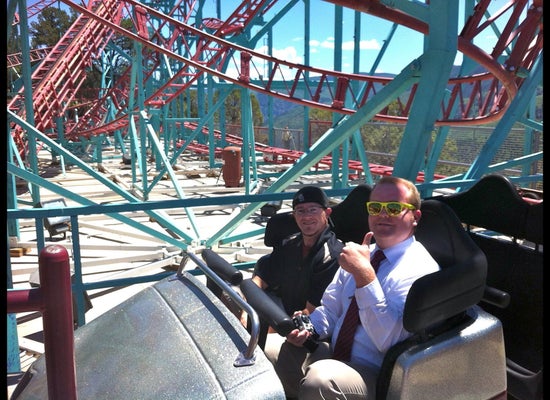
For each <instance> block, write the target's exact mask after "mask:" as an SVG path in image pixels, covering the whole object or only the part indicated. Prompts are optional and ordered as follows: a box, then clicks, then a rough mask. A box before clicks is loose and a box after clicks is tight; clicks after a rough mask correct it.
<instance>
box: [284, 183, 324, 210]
mask: <svg viewBox="0 0 550 400" xmlns="http://www.w3.org/2000/svg"><path fill="white" fill-rule="evenodd" d="M302 203H318V204H319V205H320V206H321V207H323V208H328V198H327V195H326V194H325V192H323V190H322V189H320V188H318V187H317V186H304V187H303V188H301V189H300V190H298V191H297V192H296V194H295V195H294V198H293V199H292V208H293V209H294V208H296V206H297V205H298V204H302Z"/></svg>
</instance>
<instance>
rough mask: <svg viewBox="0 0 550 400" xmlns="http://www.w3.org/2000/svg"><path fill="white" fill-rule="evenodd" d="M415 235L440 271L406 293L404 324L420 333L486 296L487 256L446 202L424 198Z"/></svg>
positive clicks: (412, 330) (422, 279)
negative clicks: (484, 294)
mask: <svg viewBox="0 0 550 400" xmlns="http://www.w3.org/2000/svg"><path fill="white" fill-rule="evenodd" d="M421 211H422V217H421V218H420V221H419V223H418V226H417V229H416V232H415V236H416V239H417V240H418V241H419V242H421V243H422V244H423V245H424V246H425V247H426V249H427V250H428V251H429V252H430V254H431V255H432V257H433V258H434V259H435V260H436V261H437V263H438V264H439V266H440V267H441V270H440V271H438V272H435V273H432V274H429V275H426V276H423V277H422V278H420V279H418V280H417V281H416V282H415V283H414V284H413V286H412V287H411V290H410V291H409V294H408V296H407V301H406V304H405V311H404V316H403V318H404V321H403V323H404V327H405V329H407V330H408V331H409V332H420V331H422V330H424V329H426V328H428V327H429V326H431V325H433V324H436V323H438V322H441V321H444V320H446V319H447V318H450V317H452V316H454V315H457V314H460V313H462V312H464V311H465V310H466V309H468V308H469V307H471V306H473V305H474V304H477V303H478V302H479V301H480V300H481V298H482V297H483V292H484V290H485V280H486V277H487V259H486V257H485V254H484V253H483V252H482V251H481V249H479V247H477V246H476V244H475V243H474V242H473V240H472V239H471V238H470V236H469V235H468V233H467V232H466V231H465V229H464V228H463V226H462V224H461V222H460V220H459V219H458V217H457V216H456V215H455V213H454V212H453V210H452V209H451V208H450V207H448V206H447V205H445V204H443V203H441V202H438V201H436V200H424V201H423V202H422V205H421Z"/></svg>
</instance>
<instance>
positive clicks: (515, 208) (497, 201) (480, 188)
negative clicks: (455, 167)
mask: <svg viewBox="0 0 550 400" xmlns="http://www.w3.org/2000/svg"><path fill="white" fill-rule="evenodd" d="M437 199H438V200H440V201H443V202H444V203H446V204H448V205H450V206H451V208H452V209H453V210H454V212H455V213H456V214H457V215H458V217H459V218H460V220H461V221H462V222H464V223H465V224H468V225H472V226H476V227H482V228H485V229H488V230H491V231H494V232H499V233H502V234H505V235H509V236H512V237H514V238H518V239H519V238H523V239H527V240H530V241H533V242H535V243H542V204H537V205H532V204H530V203H528V202H526V201H525V200H523V198H522V197H521V196H520V195H519V193H518V191H517V189H516V187H515V186H514V184H513V183H512V182H511V181H510V180H509V179H508V178H506V177H505V176H503V175H498V174H490V175H486V176H484V177H482V178H481V179H480V180H479V181H478V182H476V183H475V184H474V185H473V186H472V187H470V188H469V189H468V190H466V191H463V192H458V193H456V194H452V195H449V196H439V197H437ZM530 215H533V216H534V217H533V218H532V219H531V218H529V216H530ZM539 217H540V218H539ZM527 219H529V221H530V222H529V224H527V223H526V220H527Z"/></svg>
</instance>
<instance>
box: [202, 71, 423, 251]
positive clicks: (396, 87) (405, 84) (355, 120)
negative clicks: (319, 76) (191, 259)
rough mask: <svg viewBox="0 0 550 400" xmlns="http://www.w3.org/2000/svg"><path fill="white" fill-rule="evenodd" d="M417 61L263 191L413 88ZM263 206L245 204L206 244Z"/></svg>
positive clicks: (302, 169) (291, 176) (300, 170)
mask: <svg viewBox="0 0 550 400" xmlns="http://www.w3.org/2000/svg"><path fill="white" fill-rule="evenodd" d="M417 73H418V66H417V61H413V62H412V63H411V64H409V65H408V66H407V67H405V69H404V70H403V71H402V72H401V73H400V74H398V75H397V76H396V77H395V78H394V79H393V80H392V81H391V82H390V83H388V84H387V85H386V86H384V87H383V88H382V89H381V90H380V91H379V92H378V93H377V94H376V95H375V96H374V97H373V98H372V100H371V101H369V102H368V103H367V104H365V105H364V106H363V107H362V108H360V109H359V110H357V112H356V113H355V114H353V115H351V116H347V117H344V118H343V119H342V120H341V122H340V123H339V124H338V126H337V127H335V128H331V129H329V130H328V131H327V132H326V133H325V134H324V135H323V136H321V138H319V140H318V141H317V142H315V143H314V144H313V145H312V146H311V148H310V149H309V151H308V152H306V153H304V154H303V155H302V157H300V158H299V159H298V160H297V161H296V163H295V164H294V165H293V166H292V167H291V168H289V169H287V170H286V171H285V172H284V173H283V174H282V175H281V176H280V177H279V179H277V181H275V182H274V183H273V184H272V185H271V186H270V187H269V188H268V189H267V190H266V191H265V192H264V193H279V192H280V191H282V190H284V189H285V188H286V187H287V186H288V185H290V184H291V183H292V182H293V181H294V180H296V179H297V178H299V177H300V176H301V175H302V174H304V173H306V172H307V170H308V169H309V168H311V167H312V166H313V165H314V164H315V163H317V162H318V161H319V160H320V159H321V158H322V157H323V156H324V155H326V154H327V152H331V151H332V150H334V148H336V147H337V146H338V145H340V143H341V142H342V141H343V140H344V139H347V138H348V137H349V136H350V135H352V134H353V132H354V130H358V129H359V128H360V126H361V125H362V124H364V123H365V121H369V120H370V119H372V117H374V116H375V115H376V113H377V112H379V111H380V110H381V109H383V108H384V107H386V106H387V105H388V104H389V103H390V102H392V101H393V100H394V99H395V98H397V97H398V96H399V95H400V94H401V93H403V92H404V91H406V90H408V89H410V87H411V86H412V85H413V84H414V83H416V82H417V81H418V76H417ZM261 206H262V203H254V204H250V205H248V206H246V207H245V208H244V209H243V210H242V211H241V212H240V213H239V214H238V215H237V216H235V217H234V218H233V219H232V220H231V221H229V223H227V224H226V225H225V226H224V227H222V228H221V229H220V230H219V231H218V232H217V233H215V234H214V235H213V236H212V237H211V238H210V239H209V240H207V241H206V245H207V247H211V246H212V245H213V244H215V243H217V242H218V240H220V239H222V238H224V237H225V236H226V235H227V234H229V233H231V232H232V231H233V230H234V229H235V228H237V227H238V226H239V224H240V223H241V222H242V221H244V220H245V219H246V218H248V217H249V216H250V215H252V213H254V211H256V210H257V209H258V208H260V207H261Z"/></svg>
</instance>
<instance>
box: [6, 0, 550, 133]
mask: <svg viewBox="0 0 550 400" xmlns="http://www.w3.org/2000/svg"><path fill="white" fill-rule="evenodd" d="M61 1H62V2H63V3H65V4H67V5H69V6H70V7H72V8H73V9H75V10H76V11H77V12H80V14H81V15H80V17H79V19H78V20H77V22H76V23H75V24H74V25H73V27H72V28H71V30H70V31H69V32H67V34H66V35H65V37H64V38H63V39H62V40H61V41H60V43H58V45H57V46H56V47H55V48H54V49H53V50H52V51H51V52H50V54H49V56H48V58H47V59H46V60H45V61H44V63H43V64H44V65H43V66H41V67H40V69H39V70H37V71H36V72H35V73H34V74H33V78H32V80H33V103H34V107H35V110H34V111H35V116H36V118H37V121H36V123H35V125H36V127H37V128H38V129H39V130H42V131H44V132H46V133H48V131H49V130H53V129H55V120H56V118H57V117H60V116H62V115H63V113H64V111H65V110H66V109H67V107H68V105H69V104H70V103H71V101H73V100H74V98H75V93H76V91H77V90H78V88H79V86H80V84H81V83H82V81H83V78H84V76H85V71H86V68H87V67H88V66H89V65H90V62H91V59H92V57H93V56H94V55H97V54H98V52H99V50H100V49H101V48H102V47H103V46H104V45H105V44H106V42H107V41H108V40H109V39H110V37H111V35H113V34H119V35H123V36H126V37H129V38H131V39H132V40H135V41H138V42H140V43H141V44H143V48H144V50H143V54H142V55H143V57H144V58H145V59H144V62H143V66H144V80H145V81H147V80H148V79H152V78H153V76H154V73H155V68H156V67H157V66H158V65H159V63H160V60H161V58H162V57H161V56H167V57H169V58H171V59H173V60H175V61H179V62H180V63H181V68H179V70H178V71H176V73H174V74H173V76H172V77H171V78H170V79H168V80H167V81H166V82H165V83H164V84H163V85H162V86H161V87H159V88H158V89H156V90H155V91H154V93H151V94H150V95H149V96H148V97H147V98H146V99H145V105H148V106H152V107H156V106H162V105H165V104H168V103H170V102H171V101H173V100H174V99H176V98H177V97H178V96H179V95H180V94H181V93H183V91H184V90H186V89H187V88H189V87H190V86H191V85H192V84H193V83H194V82H196V81H197V79H199V77H201V75H203V74H208V75H211V76H215V77H218V78H219V79H220V80H223V81H226V82H232V83H235V84H238V85H241V86H244V87H248V88H250V89H252V90H254V91H257V92H261V93H265V94H267V95H270V96H274V97H278V98H281V99H283V100H286V101H291V102H295V103H297V104H301V105H305V106H309V107H315V108H322V109H327V110H330V111H333V112H339V113H342V114H352V113H354V112H355V111H356V110H357V109H358V108H360V107H361V106H363V105H365V104H366V103H367V102H368V101H369V100H370V99H371V98H372V97H373V96H375V95H376V94H377V93H378V92H379V91H380V90H381V89H382V88H383V87H384V86H385V85H387V84H388V83H389V82H391V78H383V77H379V76H368V75H359V74H346V73H341V72H335V71H328V70H323V69H319V68H314V67H309V66H304V65H300V64H294V63H290V62H287V61H284V60H279V59H276V58H274V57H270V56H268V55H265V54H261V53H257V52H254V51H253V50H251V49H248V48H245V47H242V46H239V45H236V44H235V43H232V42H229V41H227V40H225V39H224V38H223V37H224V36H225V35H234V34H237V33H239V32H240V30H241V29H244V28H245V27H246V26H247V24H249V23H251V22H252V21H253V19H254V18H255V17H257V16H258V15H260V14H261V13H263V12H265V11H266V10H267V9H269V8H270V7H272V6H273V5H274V4H275V3H276V0H271V1H267V0H263V1H262V0H249V1H243V3H242V4H241V6H239V7H238V8H237V10H236V11H235V12H234V13H233V14H232V15H231V17H230V18H229V19H228V20H227V21H225V22H222V21H216V20H214V19H206V20H204V26H203V27H199V28H197V27H195V26H192V25H189V24H187V23H186V22H184V21H187V20H188V18H181V16H180V17H179V18H178V19H176V18H174V17H173V16H175V15H176V11H178V12H179V11H181V10H180V9H179V8H177V7H174V12H173V13H171V15H173V16H171V15H166V14H163V13H161V12H159V11H157V10H155V9H153V8H151V7H148V6H146V5H144V4H141V3H139V2H138V1H135V0H121V1H114V0H103V1H102V2H101V1H99V0H95V1H94V2H92V3H91V4H92V6H88V7H87V8H84V7H83V6H81V5H78V4H76V3H74V2H72V1H70V0H61ZM330 2H332V3H335V4H339V5H342V6H345V7H350V8H353V9H356V10H359V11H362V12H366V13H369V14H372V15H375V16H379V17H381V18H384V19H386V20H389V21H393V22H396V23H399V24H402V25H405V26H407V27H409V28H411V29H414V30H416V31H418V32H421V33H424V34H427V33H428V26H427V24H426V23H424V22H422V21H419V20H417V19H415V18H413V17H412V16H410V15H407V14H405V13H404V12H402V11H399V10H396V9H393V8H390V7H388V6H384V5H382V4H381V3H379V2H375V1H372V2H370V1H369V2H358V1H354V0H334V1H330ZM194 3H195V2H188V3H185V5H186V8H185V10H187V12H188V13H190V12H192V10H193V7H194ZM529 4H530V3H529V2H528V1H527V0H511V1H510V2H509V3H508V4H507V5H506V6H505V7H504V8H503V10H501V11H500V12H499V13H497V14H495V15H494V16H493V17H492V18H491V20H488V21H484V22H482V21H483V18H482V17H483V15H484V14H485V13H486V11H487V7H488V5H489V1H486V0H483V1H480V2H479V3H478V4H477V6H476V8H475V10H474V12H473V13H472V15H471V16H470V18H469V19H468V20H467V21H466V23H465V26H464V28H463V29H462V32H461V33H460V35H459V38H458V49H459V51H461V52H462V53H463V54H465V55H466V56H468V57H470V58H471V59H473V60H474V61H476V62H477V63H478V64H479V65H480V66H482V67H483V68H484V69H485V71H484V72H481V73H477V74H475V75H471V76H466V77H456V78H451V79H450V80H449V82H448V87H447V90H448V91H449V93H451V96H447V97H446V98H445V100H444V102H445V103H443V104H441V107H440V108H441V110H442V117H441V118H440V119H439V120H438V121H436V125H447V126H453V125H460V126H465V125H480V124H486V123H488V122H491V121H494V120H497V119H499V118H500V116H501V115H502V114H503V113H504V111H505V110H506V109H507V107H508V106H509V105H510V102H511V100H512V99H513V98H514V96H515V95H516V93H517V90H518V89H519V87H520V86H521V84H522V82H523V80H524V78H525V75H524V74H523V73H522V72H524V71H528V70H529V69H530V67H531V66H532V64H533V63H534V61H535V60H536V58H537V56H538V55H539V54H540V52H541V51H542V4H540V1H537V2H534V3H533V4H532V5H529ZM510 7H512V9H513V12H512V13H509V12H508V13H506V12H505V11H507V9H508V8H510ZM123 13H124V15H123ZM523 14H525V15H526V17H525V19H524V20H523V21H521V20H520V19H521V18H520V15H523ZM510 15H511V16H510ZM123 16H124V17H128V16H131V17H132V21H133V24H134V26H133V30H127V29H125V28H123V27H121V26H120V24H119V23H118V22H119V21H120V20H121V18H122V17H123ZM498 18H509V20H506V21H505V23H504V26H505V28H504V29H503V32H502V33H501V36H500V38H499V41H498V44H497V46H495V48H494V50H493V52H492V53H491V54H487V53H485V52H484V51H482V50H481V49H479V48H478V47H477V46H475V45H474V44H473V39H474V38H475V37H476V36H477V35H480V34H484V33H485V29H488V27H489V26H490V24H491V22H494V21H495V20H496V19H498ZM212 30H213V32H212V33H209V32H208V31H210V32H211V31H212ZM136 32H137V33H136ZM167 35H168V37H167ZM501 59H504V60H505V61H504V62H502V61H501ZM228 65H231V67H232V68H231V69H232V70H234V71H236V73H235V74H234V75H229V74H227V73H226V72H224V71H226V70H228V69H227V66H228ZM265 65H269V66H270V71H271V73H270V74H269V76H266V77H263V76H261V74H260V72H259V71H262V70H263V69H264V66H265ZM288 71H293V76H292V78H288V75H287V73H288ZM256 77H257V78H256ZM274 82H277V85H276V88H275V85H274ZM144 87H145V82H144ZM298 87H300V88H305V90H300V91H298V90H296V89H297V88H298ZM358 88H359V89H358ZM136 90H137V89H136ZM359 90H360V91H359ZM129 93H130V90H129V70H128V71H127V73H126V75H125V76H124V77H123V78H122V79H120V80H119V82H116V87H114V88H112V89H111V90H109V91H108V92H107V93H106V94H105V96H104V97H103V98H101V99H98V101H97V102H96V104H94V106H93V107H90V109H89V111H88V112H87V113H86V114H85V115H84V117H83V118H81V119H80V121H79V122H78V123H77V124H73V125H70V124H69V125H67V127H66V132H65V135H66V136H67V137H68V138H70V139H72V140H78V137H79V136H85V137H86V136H91V135H96V134H99V133H110V132H114V131H115V130H118V129H122V128H124V127H126V126H127V125H128V124H129V117H128V115H130V114H131V112H132V110H128V109H127V108H126V105H127V103H128V102H127V100H128V98H129ZM321 93H322V94H323V97H321V96H320V95H321ZM415 93H416V85H413V86H412V88H411V90H410V91H409V92H408V93H404V94H403V95H402V96H401V97H400V99H399V101H398V102H397V105H398V107H397V110H395V109H393V110H394V111H392V114H390V113H389V109H388V108H386V109H384V110H382V111H381V112H380V113H379V114H377V115H376V116H375V118H374V119H376V120H380V121H387V122H393V123H406V121H407V118H408V113H409V111H410V106H411V104H412V99H413V97H414V95H415ZM107 96H109V99H110V101H113V99H114V101H115V103H116V104H118V105H120V108H119V109H117V112H118V114H117V115H116V116H115V118H114V120H113V121H111V122H109V123H108V124H105V123H103V122H102V121H103V118H104V116H105V111H106V107H105V99H106V98H107ZM22 100H23V93H22V92H21V93H20V94H19V95H18V96H17V97H16V98H15V99H14V100H13V101H12V102H11V103H10V105H9V108H10V109H11V110H13V111H14V112H17V113H18V114H19V115H21V114H20V113H21V110H22V105H23V102H22Z"/></svg>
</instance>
